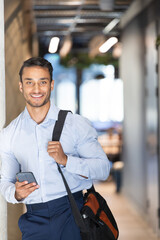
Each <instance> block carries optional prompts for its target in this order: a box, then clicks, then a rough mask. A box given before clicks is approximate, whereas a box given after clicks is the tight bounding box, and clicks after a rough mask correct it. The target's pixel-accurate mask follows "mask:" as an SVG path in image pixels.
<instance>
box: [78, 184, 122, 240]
mask: <svg viewBox="0 0 160 240" xmlns="http://www.w3.org/2000/svg"><path fill="white" fill-rule="evenodd" d="M81 215H82V217H83V219H84V223H85V225H86V226H87V229H88V230H89V239H90V240H101V239H102V240H103V239H106V240H115V239H118V235H119V231H118V227H117V224H116V221H115V219H114V217H113V214H112V212H111V210H110V209H109V207H108V205H107V202H106V200H105V199H104V198H103V197H102V196H101V195H100V194H99V193H98V192H96V191H95V189H94V186H92V188H91V189H89V190H87V192H86V193H85V194H84V206H83V207H82V209H81Z"/></svg>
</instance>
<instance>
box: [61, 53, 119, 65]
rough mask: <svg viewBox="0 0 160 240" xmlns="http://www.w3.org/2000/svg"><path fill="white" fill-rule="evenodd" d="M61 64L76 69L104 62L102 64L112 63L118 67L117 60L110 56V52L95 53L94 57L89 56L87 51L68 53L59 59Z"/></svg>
mask: <svg viewBox="0 0 160 240" xmlns="http://www.w3.org/2000/svg"><path fill="white" fill-rule="evenodd" d="M60 63H61V65H63V66H64V67H66V68H68V67H76V68H77V69H84V68H88V67H89V66H90V65H91V64H93V63H97V64H104V65H109V64H111V65H113V66H115V67H118V60H117V59H115V58H113V57H112V54H111V53H107V54H104V55H97V56H96V57H94V58H90V57H89V56H88V54H87V53H79V54H75V55H73V54H68V55H67V56H66V57H64V58H62V59H61V62H60Z"/></svg>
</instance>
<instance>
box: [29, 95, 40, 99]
mask: <svg viewBox="0 0 160 240" xmlns="http://www.w3.org/2000/svg"><path fill="white" fill-rule="evenodd" d="M31 96H32V97H34V98H39V97H42V95H31Z"/></svg>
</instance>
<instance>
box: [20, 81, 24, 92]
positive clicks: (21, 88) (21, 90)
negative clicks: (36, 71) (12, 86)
mask: <svg viewBox="0 0 160 240" xmlns="http://www.w3.org/2000/svg"><path fill="white" fill-rule="evenodd" d="M19 91H20V92H21V93H23V84H22V82H19Z"/></svg>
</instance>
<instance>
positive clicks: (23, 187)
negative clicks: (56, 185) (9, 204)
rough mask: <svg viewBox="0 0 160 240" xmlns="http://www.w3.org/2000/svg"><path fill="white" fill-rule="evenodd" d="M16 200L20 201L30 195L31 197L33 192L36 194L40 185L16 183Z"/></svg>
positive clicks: (25, 182)
mask: <svg viewBox="0 0 160 240" xmlns="http://www.w3.org/2000/svg"><path fill="white" fill-rule="evenodd" d="M15 188H16V191H15V198H16V199H17V200H18V201H20V200H22V199H24V198H26V197H28V195H30V194H31V193H32V192H34V191H35V190H36V189H38V188H39V185H37V184H36V183H28V182H27V181H24V182H16V183H15Z"/></svg>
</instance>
